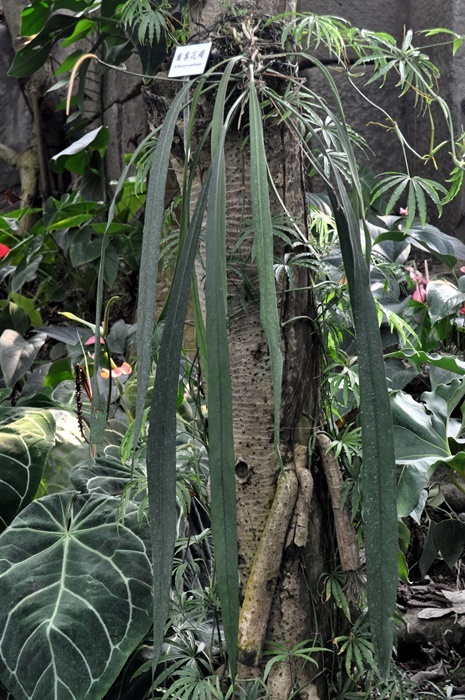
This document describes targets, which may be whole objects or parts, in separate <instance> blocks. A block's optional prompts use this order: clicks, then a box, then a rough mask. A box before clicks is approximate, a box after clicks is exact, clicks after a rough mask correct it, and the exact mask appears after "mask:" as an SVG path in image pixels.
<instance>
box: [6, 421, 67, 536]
mask: <svg viewBox="0 0 465 700" xmlns="http://www.w3.org/2000/svg"><path fill="white" fill-rule="evenodd" d="M54 442H55V421H54V420H53V417H52V415H51V413H49V412H48V411H44V410H43V409H33V408H0V444H1V453H0V522H2V521H3V522H4V523H10V522H11V521H12V520H13V518H14V517H15V516H16V515H17V514H18V513H19V511H21V510H22V509H23V508H25V507H26V506H27V505H28V504H29V503H30V502H31V501H32V499H33V498H34V496H35V495H36V491H37V489H38V488H39V484H40V480H41V478H42V473H43V471H44V468H45V465H46V463H47V456H48V454H49V452H50V450H51V448H52V447H53V445H54Z"/></svg>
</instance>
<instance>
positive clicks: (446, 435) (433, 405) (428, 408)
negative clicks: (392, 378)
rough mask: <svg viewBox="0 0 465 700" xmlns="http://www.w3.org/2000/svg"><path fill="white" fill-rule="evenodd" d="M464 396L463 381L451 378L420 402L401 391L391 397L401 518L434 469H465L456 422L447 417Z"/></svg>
mask: <svg viewBox="0 0 465 700" xmlns="http://www.w3.org/2000/svg"><path fill="white" fill-rule="evenodd" d="M464 396H465V381H464V380H463V379H454V380H452V381H451V382H450V383H449V384H439V385H438V386H437V387H435V389H434V390H433V391H429V392H425V393H424V394H423V395H422V397H421V399H422V402H421V403H420V402H417V401H415V400H414V399H413V398H412V397H411V396H409V395H408V394H405V393H404V392H401V391H399V392H397V393H395V394H393V395H392V396H391V408H392V415H393V420H394V435H395V453H396V461H397V462H398V464H402V465H404V466H403V470H402V473H401V477H400V480H399V487H398V499H397V506H398V509H399V515H400V516H401V517H402V516H404V515H407V514H408V513H410V512H411V511H413V510H414V509H415V508H416V507H417V504H418V501H419V499H420V495H421V492H422V490H423V489H424V488H425V487H426V486H427V485H428V482H429V479H430V477H431V475H432V474H433V472H434V470H435V468H436V467H437V466H438V465H439V464H441V463H444V464H447V465H448V466H449V467H452V468H454V469H456V470H457V471H463V470H464V469H465V453H464V452H463V451H462V444H461V440H462V439H461V438H460V437H458V435H459V434H460V430H461V426H460V422H459V421H457V420H456V419H454V418H452V417H451V414H452V412H453V410H454V409H455V408H456V407H457V406H458V405H459V403H460V402H461V400H462V399H463V397H464Z"/></svg>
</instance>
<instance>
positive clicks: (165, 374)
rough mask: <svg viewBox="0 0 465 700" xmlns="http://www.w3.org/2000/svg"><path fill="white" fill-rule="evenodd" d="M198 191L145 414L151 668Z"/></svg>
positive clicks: (166, 553) (166, 563)
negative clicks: (151, 579) (150, 558)
mask: <svg viewBox="0 0 465 700" xmlns="http://www.w3.org/2000/svg"><path fill="white" fill-rule="evenodd" d="M208 185H209V178H208V179H207V181H206V183H205V185H204V187H203V189H202V192H201V194H200V197H199V200H198V202H197V206H196V209H195V212H194V216H193V217H192V221H191V224H190V226H189V229H188V231H187V235H186V238H185V242H184V245H183V247H182V250H181V254H180V256H179V261H178V265H177V268H176V273H175V276H174V279H173V284H172V288H171V294H170V300H169V304H168V309H167V313H166V320H165V327H164V330H163V336H162V340H161V345H160V353H159V360H158V365H157V373H156V376H155V385H154V388H153V394H152V402H151V406H150V414H149V424H150V429H149V436H148V442H147V485H148V494H149V510H150V529H151V536H152V551H153V570H154V572H156V575H155V576H154V583H153V598H154V600H153V602H154V606H153V608H154V620H153V647H154V650H153V668H155V667H156V665H157V659H158V656H159V654H160V651H161V647H162V644H163V638H164V632H165V623H166V618H167V617H168V602H169V594H170V587H171V575H172V567H173V555H174V546H175V540H176V519H177V512H176V399H177V393H178V386H179V362H180V358H181V346H182V339H183V335H184V321H185V317H186V309H187V299H188V297H189V291H190V288H191V280H192V271H193V269H194V261H195V255H196V252H197V244H198V240H199V235H200V231H201V227H202V220H203V215H204V211H205V205H206V199H207V194H208Z"/></svg>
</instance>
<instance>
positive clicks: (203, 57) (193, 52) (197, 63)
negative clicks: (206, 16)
mask: <svg viewBox="0 0 465 700" xmlns="http://www.w3.org/2000/svg"><path fill="white" fill-rule="evenodd" d="M211 47H212V42H211V41H208V42H207V43H206V44H191V45H190V46H178V47H177V49H176V51H175V53H174V58H173V61H172V63H171V68H170V72H169V73H168V78H185V77H186V76H189V75H201V74H202V73H203V72H204V70H205V66H206V65H207V61H208V57H209V55H210V49H211Z"/></svg>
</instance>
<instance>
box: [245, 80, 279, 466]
mask: <svg viewBox="0 0 465 700" xmlns="http://www.w3.org/2000/svg"><path fill="white" fill-rule="evenodd" d="M250 193H251V199H252V217H253V227H254V232H255V235H254V252H255V255H256V259H257V268H258V278H259V286H260V321H261V324H262V327H263V330H264V332H265V337H266V340H267V343H268V349H269V353H270V361H271V374H272V382H273V403H274V443H275V448H276V451H277V453H278V454H279V438H280V420H281V384H282V376H283V358H282V354H281V329H280V323H279V316H278V300H277V296H276V284H275V274H274V256H273V243H274V241H273V221H272V216H271V209H270V197H269V191H268V171H267V163H266V152H265V142H264V139H263V124H262V113H261V109H260V104H259V101H258V97H257V91H256V88H255V83H254V77H253V75H252V76H251V81H250Z"/></svg>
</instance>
